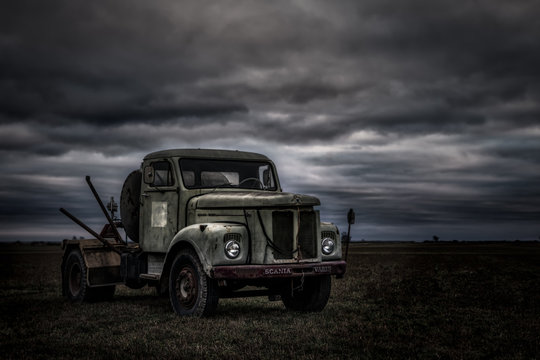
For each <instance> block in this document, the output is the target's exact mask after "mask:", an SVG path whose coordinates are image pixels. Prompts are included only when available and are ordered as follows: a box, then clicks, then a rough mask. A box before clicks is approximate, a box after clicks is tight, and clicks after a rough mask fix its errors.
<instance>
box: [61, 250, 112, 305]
mask: <svg viewBox="0 0 540 360" xmlns="http://www.w3.org/2000/svg"><path fill="white" fill-rule="evenodd" d="M62 273H63V274H62V288H63V289H62V292H63V293H64V295H65V296H66V297H67V298H68V299H69V300H71V301H73V302H82V301H102V300H110V299H112V297H113V296H114V291H115V289H116V287H115V286H114V285H108V286H101V287H96V288H91V287H90V286H89V285H88V278H87V273H88V269H87V268H86V264H85V263H84V259H83V257H82V254H81V252H80V250H79V249H73V250H71V251H70V252H69V254H68V256H67V258H66V262H65V264H64V269H63V271H62Z"/></svg>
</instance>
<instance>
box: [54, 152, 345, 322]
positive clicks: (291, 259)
mask: <svg viewBox="0 0 540 360" xmlns="http://www.w3.org/2000/svg"><path fill="white" fill-rule="evenodd" d="M87 182H88V184H89V186H90V188H91V190H92V192H93V193H94V195H95V197H96V199H97V201H98V203H99V205H100V206H101V209H102V210H103V212H104V214H105V216H106V218H107V220H108V223H107V224H106V225H105V226H104V228H103V230H102V231H101V233H99V234H98V233H96V232H94V231H93V230H92V229H90V228H89V227H88V226H86V225H85V224H84V223H83V222H82V221H80V220H79V219H77V218H76V217H75V216H73V215H72V214H71V213H69V212H68V211H67V210H65V209H60V211H62V212H63V213H64V214H65V215H67V216H68V217H70V218H71V219H72V220H73V221H75V222H76V223H77V224H79V225H80V226H82V227H83V228H85V229H86V230H87V231H88V232H89V233H90V234H92V235H93V237H94V239H80V240H76V239H74V240H64V241H63V249H64V256H63V261H62V266H61V270H62V291H63V294H64V295H65V296H66V297H67V298H69V299H71V300H72V301H91V300H94V301H96V300H104V299H110V298H111V297H112V296H113V294H114V291H115V286H116V285H121V284H123V285H126V286H128V287H130V288H141V287H143V286H146V285H148V286H155V287H156V289H157V290H158V292H159V293H160V294H167V293H168V295H169V297H170V301H171V304H172V307H173V309H174V311H175V312H176V313H178V314H179V315H192V316H204V315H209V314H211V313H212V312H213V311H214V310H215V309H216V307H217V304H218V300H219V298H220V297H221V298H225V297H246V296H268V298H269V299H270V300H279V299H281V300H282V301H283V303H284V305H285V307H286V308H287V309H291V310H296V311H321V310H322V309H323V308H324V307H325V306H326V304H327V302H328V298H329V296H330V289H331V276H332V275H335V276H336V277H343V275H344V273H345V268H346V263H345V261H343V260H342V259H341V242H340V236H339V231H338V229H337V227H336V226H335V225H334V224H332V223H327V222H321V221H320V219H319V211H318V210H316V209H315V208H314V207H315V206H318V205H320V202H319V200H318V199H317V198H316V197H313V196H308V195H300V194H292V193H287V192H283V191H282V189H281V185H280V182H279V179H278V175H277V171H276V168H275V166H274V163H273V162H272V161H271V160H270V159H268V158H267V157H266V156H264V155H260V154H256V153H249V152H241V151H230V150H203V149H176V150H165V151H158V152H154V153H151V154H149V155H147V156H146V157H145V158H144V159H143V162H142V164H141V167H140V169H138V170H135V171H133V172H132V173H130V174H129V175H128V177H127V179H126V180H125V182H124V185H123V188H122V193H121V197H120V215H121V220H118V219H115V218H114V212H113V213H112V217H111V215H109V213H108V211H107V210H106V208H105V206H104V205H103V203H102V202H101V199H100V198H99V195H98V194H97V192H96V190H95V188H94V187H93V185H92V183H91V181H90V178H89V177H87ZM114 205H115V204H114V201H112V202H111V203H109V209H108V210H109V211H110V210H112V211H114V210H115V208H114ZM118 227H123V228H124V230H125V233H126V235H127V236H126V237H124V238H122V236H121V235H120V234H119V232H118V229H117V228H118ZM127 237H129V240H128V238H127Z"/></svg>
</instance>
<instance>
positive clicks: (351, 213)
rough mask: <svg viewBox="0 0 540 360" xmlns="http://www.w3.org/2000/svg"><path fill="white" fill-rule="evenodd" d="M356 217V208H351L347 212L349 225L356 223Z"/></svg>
mask: <svg viewBox="0 0 540 360" xmlns="http://www.w3.org/2000/svg"><path fill="white" fill-rule="evenodd" d="M354 218H355V215H354V210H353V209H349V212H348V213H347V222H348V223H349V225H351V224H354Z"/></svg>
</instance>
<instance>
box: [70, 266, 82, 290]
mask: <svg viewBox="0 0 540 360" xmlns="http://www.w3.org/2000/svg"><path fill="white" fill-rule="evenodd" d="M81 283H82V271H81V266H80V265H79V264H78V263H73V264H72V265H71V267H70V269H69V291H70V292H71V295H73V296H77V294H79V291H81Z"/></svg>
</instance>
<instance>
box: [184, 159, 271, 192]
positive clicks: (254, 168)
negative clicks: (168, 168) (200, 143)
mask: <svg viewBox="0 0 540 360" xmlns="http://www.w3.org/2000/svg"><path fill="white" fill-rule="evenodd" d="M180 171H181V173H182V180H183V181H184V186H185V187H186V188H188V189H202V188H216V187H224V188H227V187H231V188H241V189H261V190H271V191H273V190H276V181H275V178H274V173H273V171H272V166H271V165H270V163H267V162H259V161H241V160H205V159H180Z"/></svg>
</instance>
